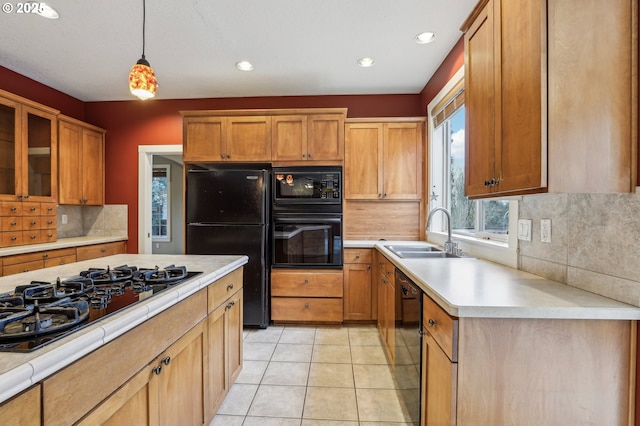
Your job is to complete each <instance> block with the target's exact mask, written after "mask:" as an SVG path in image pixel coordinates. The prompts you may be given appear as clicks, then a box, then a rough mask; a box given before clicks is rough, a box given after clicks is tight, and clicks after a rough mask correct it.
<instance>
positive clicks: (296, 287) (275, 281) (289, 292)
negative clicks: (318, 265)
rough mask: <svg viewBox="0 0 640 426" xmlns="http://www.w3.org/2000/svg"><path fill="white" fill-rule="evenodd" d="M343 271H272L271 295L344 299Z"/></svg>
mask: <svg viewBox="0 0 640 426" xmlns="http://www.w3.org/2000/svg"><path fill="white" fill-rule="evenodd" d="M342 282H343V275H342V271H332V272H325V271H272V272H271V295H273V296H302V297H342V291H343V290H342Z"/></svg>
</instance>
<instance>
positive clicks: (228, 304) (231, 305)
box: [225, 301, 236, 310]
mask: <svg viewBox="0 0 640 426" xmlns="http://www.w3.org/2000/svg"><path fill="white" fill-rule="evenodd" d="M235 304H236V302H233V301H231V302H229V303H227V306H226V307H225V309H227V310H228V309H231V308H233V305H235Z"/></svg>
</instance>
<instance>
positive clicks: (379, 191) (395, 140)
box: [345, 118, 425, 200]
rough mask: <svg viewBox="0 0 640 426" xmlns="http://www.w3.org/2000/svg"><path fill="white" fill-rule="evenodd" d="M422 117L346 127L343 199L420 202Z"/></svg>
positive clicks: (350, 123)
mask: <svg viewBox="0 0 640 426" xmlns="http://www.w3.org/2000/svg"><path fill="white" fill-rule="evenodd" d="M424 123H425V121H424V118H415V119H403V120H397V121H388V122H386V121H385V122H379V121H377V122H376V121H371V120H368V119H349V120H347V124H346V125H345V177H346V178H345V188H346V190H345V198H346V199H352V200H420V199H422V180H423V161H424V160H423V158H422V152H423V145H424Z"/></svg>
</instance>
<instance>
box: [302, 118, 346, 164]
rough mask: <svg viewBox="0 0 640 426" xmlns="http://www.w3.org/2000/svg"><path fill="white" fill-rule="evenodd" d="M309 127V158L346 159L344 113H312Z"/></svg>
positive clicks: (316, 159)
mask: <svg viewBox="0 0 640 426" xmlns="http://www.w3.org/2000/svg"><path fill="white" fill-rule="evenodd" d="M308 128H309V133H308V148H307V159H308V160H315V161H318V160H343V159H344V116H343V115H336V114H325V115H321V114H317V115H310V116H309V118H308Z"/></svg>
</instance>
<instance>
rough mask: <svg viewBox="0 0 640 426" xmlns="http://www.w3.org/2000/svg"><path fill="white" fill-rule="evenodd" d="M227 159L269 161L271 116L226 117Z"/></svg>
mask: <svg viewBox="0 0 640 426" xmlns="http://www.w3.org/2000/svg"><path fill="white" fill-rule="evenodd" d="M225 127H226V132H227V137H226V143H227V149H226V152H227V159H228V160H230V161H264V162H269V161H271V117H268V116H240V117H227V118H226V122H225Z"/></svg>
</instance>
